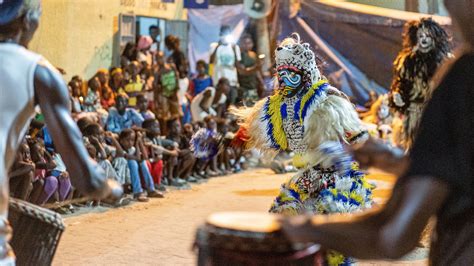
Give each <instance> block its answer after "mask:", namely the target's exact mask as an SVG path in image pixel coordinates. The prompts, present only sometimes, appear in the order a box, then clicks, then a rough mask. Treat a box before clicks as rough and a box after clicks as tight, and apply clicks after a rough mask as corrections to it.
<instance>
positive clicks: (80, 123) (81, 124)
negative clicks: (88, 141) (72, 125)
mask: <svg viewBox="0 0 474 266" xmlns="http://www.w3.org/2000/svg"><path fill="white" fill-rule="evenodd" d="M92 123H94V120H92V119H91V118H90V117H86V116H85V117H81V118H80V119H79V120H77V122H76V124H77V127H78V128H79V130H80V131H81V133H82V134H84V129H85V128H86V127H87V126H88V125H90V124H92Z"/></svg>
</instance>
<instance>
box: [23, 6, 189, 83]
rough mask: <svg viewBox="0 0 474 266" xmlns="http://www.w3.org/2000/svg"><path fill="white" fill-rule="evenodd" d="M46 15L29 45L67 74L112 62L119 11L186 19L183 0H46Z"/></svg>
mask: <svg viewBox="0 0 474 266" xmlns="http://www.w3.org/2000/svg"><path fill="white" fill-rule="evenodd" d="M42 3H43V15H42V17H41V23H40V27H39V29H38V31H37V32H36V35H35V37H34V39H33V41H32V43H31V44H30V49H32V50H33V51H36V52H38V53H40V54H42V55H44V56H45V57H46V58H47V59H48V60H49V61H50V62H51V63H52V64H53V65H55V66H58V67H61V68H63V69H64V70H66V72H67V75H66V78H68V79H69V78H70V77H71V76H73V75H81V76H83V77H84V78H89V77H91V76H92V75H93V74H94V73H95V72H96V70H97V69H99V68H102V67H105V68H108V67H109V66H111V64H112V55H113V50H114V38H115V34H116V33H117V31H118V16H119V14H120V13H126V14H135V15H139V16H151V17H159V18H164V19H185V18H186V14H185V10H183V8H182V6H183V4H182V3H183V0H176V1H175V3H161V0H43V1H42Z"/></svg>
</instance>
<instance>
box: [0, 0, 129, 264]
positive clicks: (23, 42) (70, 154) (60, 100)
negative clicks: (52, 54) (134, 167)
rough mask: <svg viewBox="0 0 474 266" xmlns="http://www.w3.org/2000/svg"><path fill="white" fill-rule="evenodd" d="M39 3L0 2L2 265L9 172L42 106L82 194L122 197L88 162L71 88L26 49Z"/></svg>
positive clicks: (6, 254) (10, 260)
mask: <svg viewBox="0 0 474 266" xmlns="http://www.w3.org/2000/svg"><path fill="white" fill-rule="evenodd" d="M40 14H41V2H40V0H0V62H1V64H0V122H1V126H0V265H14V264H15V262H14V261H15V259H14V256H13V254H12V252H11V251H10V250H9V248H8V244H7V241H8V237H9V236H8V235H9V233H10V232H9V231H10V229H9V226H8V222H7V210H8V194H9V193H8V179H7V170H8V169H9V168H10V166H11V165H12V163H13V161H14V159H15V154H16V150H17V149H18V146H19V144H20V143H21V140H22V138H23V136H24V134H25V131H26V129H27V127H28V125H29V122H30V120H31V118H32V115H33V113H34V109H35V105H37V104H39V106H40V107H41V110H42V112H43V114H44V115H45V117H46V123H47V124H48V128H49V129H50V130H51V134H52V136H53V138H54V142H55V144H56V148H57V149H58V151H59V152H60V153H61V154H67V156H64V161H65V163H66V165H67V167H68V169H69V170H70V172H71V173H74V174H73V175H71V177H72V178H74V177H75V179H72V181H73V184H74V186H75V187H76V188H77V189H78V190H79V191H80V192H81V193H83V194H84V195H89V196H91V197H94V198H102V197H105V196H108V195H113V196H119V195H121V193H122V192H121V188H120V186H118V184H115V183H113V182H112V181H110V180H108V181H107V179H106V178H105V175H104V174H103V172H101V171H99V170H98V169H100V167H98V165H97V164H95V163H93V162H92V160H90V159H89V156H88V153H87V151H86V149H85V148H84V146H83V144H82V139H81V135H80V133H79V130H78V128H77V127H76V125H75V123H74V121H73V120H72V118H71V116H70V113H69V111H68V110H69V108H68V107H69V98H68V90H67V87H66V85H65V83H64V82H63V80H62V78H61V75H60V74H59V73H58V71H56V70H55V69H54V68H53V67H51V65H50V64H49V63H48V62H47V61H46V59H44V58H43V57H42V56H41V55H39V54H36V53H33V52H31V51H29V50H27V49H26V48H27V47H28V44H29V42H30V41H31V39H32V38H33V34H34V33H35V31H36V29H37V28H38V24H39V18H40Z"/></svg>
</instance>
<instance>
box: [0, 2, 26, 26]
mask: <svg viewBox="0 0 474 266" xmlns="http://www.w3.org/2000/svg"><path fill="white" fill-rule="evenodd" d="M22 6H23V0H0V26H2V25H6V24H8V23H10V22H12V21H13V20H14V19H16V18H18V17H19V16H20V14H19V13H20V10H21V7H22Z"/></svg>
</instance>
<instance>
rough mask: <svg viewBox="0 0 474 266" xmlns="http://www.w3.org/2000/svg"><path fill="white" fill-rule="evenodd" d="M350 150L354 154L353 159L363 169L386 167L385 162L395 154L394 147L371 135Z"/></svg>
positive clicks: (390, 159)
mask: <svg viewBox="0 0 474 266" xmlns="http://www.w3.org/2000/svg"><path fill="white" fill-rule="evenodd" d="M351 151H352V153H353V154H354V159H355V160H356V161H357V162H359V164H360V167H361V168H363V169H366V168H369V167H375V168H378V169H382V170H383V169H386V168H387V167H388V165H387V163H388V162H390V161H392V159H393V157H395V156H397V155H396V153H397V151H396V149H394V148H391V147H390V146H388V145H387V144H385V143H383V142H381V141H379V140H376V139H374V138H372V137H370V138H369V139H368V140H367V141H366V142H365V143H364V144H362V145H356V146H355V147H352V150H351ZM400 152H401V151H400ZM401 153H403V152H401Z"/></svg>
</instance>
